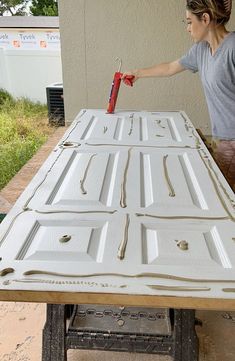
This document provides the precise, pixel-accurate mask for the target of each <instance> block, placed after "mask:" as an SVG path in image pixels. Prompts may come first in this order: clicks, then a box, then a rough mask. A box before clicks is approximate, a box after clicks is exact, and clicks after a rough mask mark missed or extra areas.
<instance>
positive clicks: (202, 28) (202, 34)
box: [186, 10, 208, 43]
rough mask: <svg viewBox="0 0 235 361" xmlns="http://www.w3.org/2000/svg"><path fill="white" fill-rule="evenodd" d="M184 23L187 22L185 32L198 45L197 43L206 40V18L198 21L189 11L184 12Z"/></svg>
mask: <svg viewBox="0 0 235 361" xmlns="http://www.w3.org/2000/svg"><path fill="white" fill-rule="evenodd" d="M186 22H187V31H188V32H189V33H190V35H191V37H192V38H193V40H194V41H195V43H198V42H199V41H202V40H206V36H207V33H208V32H207V30H208V22H207V19H206V18H204V17H203V18H202V19H199V18H198V17H197V16H196V15H194V14H192V13H191V12H190V11H188V10H187V11H186Z"/></svg>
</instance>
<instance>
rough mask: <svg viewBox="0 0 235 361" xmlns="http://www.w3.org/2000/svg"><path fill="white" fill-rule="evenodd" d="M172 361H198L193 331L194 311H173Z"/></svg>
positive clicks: (196, 342) (195, 335)
mask: <svg viewBox="0 0 235 361" xmlns="http://www.w3.org/2000/svg"><path fill="white" fill-rule="evenodd" d="M174 312H175V325H174V338H175V346H174V348H175V349H174V361H198V337H197V334H196V331H195V311H194V310H175V311H174Z"/></svg>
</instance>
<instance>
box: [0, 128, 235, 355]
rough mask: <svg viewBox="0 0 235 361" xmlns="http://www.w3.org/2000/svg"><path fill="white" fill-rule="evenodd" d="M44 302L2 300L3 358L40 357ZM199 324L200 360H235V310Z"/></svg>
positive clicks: (18, 188) (46, 150)
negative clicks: (200, 325)
mask: <svg viewBox="0 0 235 361" xmlns="http://www.w3.org/2000/svg"><path fill="white" fill-rule="evenodd" d="M65 130H66V128H65V127H60V128H58V129H57V130H56V131H55V133H54V134H53V135H52V136H51V137H50V140H49V141H48V142H47V143H46V144H45V145H43V146H42V147H41V149H40V150H39V151H38V152H37V154H36V155H35V156H34V157H33V158H32V159H31V160H30V161H29V162H28V163H27V164H26V165H25V166H24V167H23V168H22V169H21V170H20V172H19V173H18V174H17V175H16V176H15V177H14V178H13V179H12V180H11V181H10V182H9V183H8V184H7V186H6V187H5V188H4V189H3V190H2V191H1V192H0V213H5V212H8V211H9V209H10V208H11V207H12V206H13V204H14V203H15V201H16V200H17V198H18V197H19V196H20V194H21V193H22V191H23V190H24V189H25V187H26V186H27V184H28V183H29V182H30V180H31V179H32V178H33V176H34V175H35V174H36V173H37V171H38V169H39V168H40V166H41V165H42V163H43V162H44V161H45V160H46V159H47V157H48V155H49V154H50V152H51V151H52V149H53V147H54V146H55V145H56V144H57V143H58V142H59V140H60V138H61V137H62V135H63V134H64V132H65ZM45 311H46V305H45V304H37V303H17V302H0V361H40V360H41V350H42V329H43V326H44V323H45ZM197 317H198V318H200V319H201V320H202V321H203V326H202V327H197V333H198V335H199V340H200V361H234V360H235V342H234V337H235V312H219V311H218V312H216V311H213V312H212V311H210V312H208V311H200V312H197ZM119 360H122V361H170V358H169V357H163V356H155V355H144V354H130V353H119V352H116V353H114V352H103V351H99V352H97V351H80V350H69V352H68V361H119Z"/></svg>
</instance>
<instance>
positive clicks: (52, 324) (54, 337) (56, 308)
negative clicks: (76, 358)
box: [42, 304, 67, 361]
mask: <svg viewBox="0 0 235 361" xmlns="http://www.w3.org/2000/svg"><path fill="white" fill-rule="evenodd" d="M65 336H66V310H65V305H49V304H48V305H47V319H46V324H45V327H44V330H43V342H42V361H67V348H66V338H65Z"/></svg>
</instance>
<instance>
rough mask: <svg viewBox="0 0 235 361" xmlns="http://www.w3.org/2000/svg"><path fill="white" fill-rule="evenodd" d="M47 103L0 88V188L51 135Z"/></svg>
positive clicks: (53, 128) (51, 129)
mask: <svg viewBox="0 0 235 361" xmlns="http://www.w3.org/2000/svg"><path fill="white" fill-rule="evenodd" d="M54 130H55V127H52V126H50V125H48V116H47V106H46V105H41V104H39V103H33V102H31V101H29V100H27V99H19V100H15V99H13V98H12V97H11V96H10V95H9V94H8V93H7V92H5V91H3V90H1V89H0V190H1V189H2V188H3V187H4V186H5V185H6V184H7V183H8V182H9V180H10V179H11V178H12V177H13V176H14V175H15V174H16V173H17V172H18V171H19V170H20V168H21V167H22V166H23V165H24V164H25V163H26V162H27V161H28V160H29V159H30V158H32V156H33V155H34V153H35V152H36V151H37V150H38V149H39V148H40V146H41V145H42V144H43V143H44V142H45V141H46V140H47V138H48V136H49V135H50V134H52V133H53V132H54Z"/></svg>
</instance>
